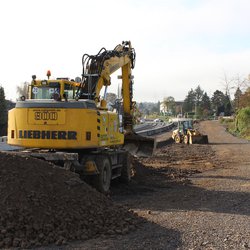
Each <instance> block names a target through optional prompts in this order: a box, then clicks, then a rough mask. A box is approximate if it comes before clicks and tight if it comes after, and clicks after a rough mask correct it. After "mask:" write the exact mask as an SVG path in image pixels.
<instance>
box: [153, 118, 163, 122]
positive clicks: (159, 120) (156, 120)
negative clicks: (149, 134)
mask: <svg viewBox="0 0 250 250" xmlns="http://www.w3.org/2000/svg"><path fill="white" fill-rule="evenodd" d="M154 122H164V121H163V120H162V119H158V118H157V119H154Z"/></svg>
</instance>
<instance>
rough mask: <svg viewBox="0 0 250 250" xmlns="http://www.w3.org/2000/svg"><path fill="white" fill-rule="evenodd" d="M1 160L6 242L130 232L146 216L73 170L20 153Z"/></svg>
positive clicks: (1, 232) (28, 243)
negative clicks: (115, 199)
mask: <svg viewBox="0 0 250 250" xmlns="http://www.w3.org/2000/svg"><path fill="white" fill-rule="evenodd" d="M0 162H1V165H0V207H1V209H0V248H9V247H21V248H27V247H32V248H33V247H36V246H45V245H48V244H56V245H61V244H66V243H67V242H68V241H72V240H87V239H91V238H93V237H97V236H100V235H107V234H108V235H116V234H126V233H128V232H130V231H133V230H134V229H135V228H136V227H137V226H138V225H139V224H140V221H142V220H140V219H139V218H138V217H137V216H136V215H135V214H134V213H132V212H130V211H128V210H127V209H125V208H123V207H122V206H119V205H116V204H114V203H113V202H112V201H111V200H110V199H108V198H107V197H105V196H104V195H102V194H100V193H99V192H97V191H96V190H95V189H93V188H91V187H90V186H88V185H87V184H86V183H84V182H83V181H81V180H80V179H79V177H78V175H76V174H74V173H72V172H69V171H66V170H64V169H61V168H59V167H56V166H54V165H52V164H49V163H47V162H45V161H42V160H38V159H34V158H29V157H20V156H17V155H15V154H7V153H0Z"/></svg>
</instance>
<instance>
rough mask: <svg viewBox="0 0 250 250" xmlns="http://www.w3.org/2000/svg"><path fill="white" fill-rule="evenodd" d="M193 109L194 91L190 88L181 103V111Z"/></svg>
mask: <svg viewBox="0 0 250 250" xmlns="http://www.w3.org/2000/svg"><path fill="white" fill-rule="evenodd" d="M194 109H195V92H194V90H193V89H191V90H190V91H189V92H188V94H187V96H186V98H185V100H184V103H183V111H184V112H192V111H194Z"/></svg>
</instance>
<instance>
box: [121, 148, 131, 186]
mask: <svg viewBox="0 0 250 250" xmlns="http://www.w3.org/2000/svg"><path fill="white" fill-rule="evenodd" d="M131 176H132V166H131V155H130V154H129V153H128V152H126V153H125V155H124V160H123V166H122V170H121V181H122V182H123V183H127V184H128V183H129V182H130V181H131Z"/></svg>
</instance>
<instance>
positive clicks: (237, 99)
mask: <svg viewBox="0 0 250 250" xmlns="http://www.w3.org/2000/svg"><path fill="white" fill-rule="evenodd" d="M241 96H242V91H241V90H240V88H239V87H238V88H237V89H236V91H235V93H234V110H235V111H237V110H238V109H239V108H240V99H241Z"/></svg>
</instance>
